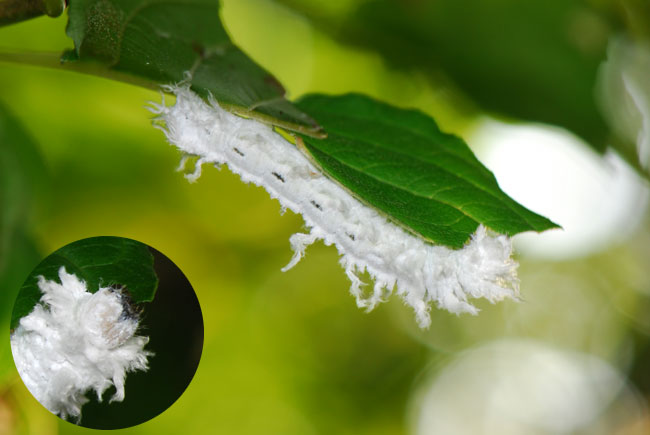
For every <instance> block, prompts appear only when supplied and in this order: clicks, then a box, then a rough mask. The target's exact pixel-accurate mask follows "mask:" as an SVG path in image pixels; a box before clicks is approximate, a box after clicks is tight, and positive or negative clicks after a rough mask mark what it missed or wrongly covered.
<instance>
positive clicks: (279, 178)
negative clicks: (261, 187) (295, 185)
mask: <svg viewBox="0 0 650 435" xmlns="http://www.w3.org/2000/svg"><path fill="white" fill-rule="evenodd" d="M271 174H273V175H275V178H277V179H278V180H280V181H282V182H283V183H284V177H283V176H282V175H280V174H278V173H277V172H271Z"/></svg>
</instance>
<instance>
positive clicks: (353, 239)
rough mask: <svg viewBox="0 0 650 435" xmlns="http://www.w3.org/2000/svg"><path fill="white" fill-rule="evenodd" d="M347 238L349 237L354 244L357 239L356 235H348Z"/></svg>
mask: <svg viewBox="0 0 650 435" xmlns="http://www.w3.org/2000/svg"><path fill="white" fill-rule="evenodd" d="M347 236H348V237H349V238H350V240H352V241H353V242H354V241H355V240H356V239H357V238H356V237H354V234H348V235H347Z"/></svg>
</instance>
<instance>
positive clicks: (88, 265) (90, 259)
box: [11, 237, 158, 329]
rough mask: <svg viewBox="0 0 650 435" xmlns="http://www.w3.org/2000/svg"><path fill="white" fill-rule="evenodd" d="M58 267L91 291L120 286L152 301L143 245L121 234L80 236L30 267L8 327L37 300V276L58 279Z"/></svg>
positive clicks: (150, 265)
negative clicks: (32, 267)
mask: <svg viewBox="0 0 650 435" xmlns="http://www.w3.org/2000/svg"><path fill="white" fill-rule="evenodd" d="M61 267H65V269H66V271H67V272H68V273H72V274H75V275H76V276H77V277H79V278H80V279H81V280H83V281H85V282H86V285H87V286H88V291H90V292H91V293H94V292H96V291H97V290H99V288H100V287H109V286H113V285H118V286H124V287H126V288H127V289H128V291H129V293H130V295H131V298H132V299H133V301H134V302H136V303H141V302H150V301H152V300H153V298H154V296H155V293H156V289H157V288H158V277H157V276H156V273H155V271H154V262H153V256H152V255H151V252H149V248H148V247H147V246H146V245H144V244H142V243H140V242H136V241H135V240H130V239H125V238H122V237H92V238H88V239H82V240H79V241H77V242H74V243H71V244H69V245H66V246H64V247H63V248H61V249H58V250H57V251H55V252H53V253H52V254H51V255H49V256H48V257H47V258H45V260H43V261H42V262H41V263H40V264H39V265H38V266H37V267H36V268H35V269H34V270H33V271H32V273H31V274H30V275H29V277H28V278H27V280H26V281H25V283H24V284H23V286H22V288H21V289H20V293H19V294H18V297H17V298H16V303H15V305H14V311H13V314H12V319H11V328H12V329H13V328H15V327H16V326H18V322H19V321H20V319H21V318H22V317H24V316H26V315H27V314H29V313H30V312H31V311H32V309H33V308H34V305H36V303H37V302H38V301H39V300H40V298H41V291H40V289H39V288H38V277H39V276H43V277H45V278H46V279H48V280H53V281H57V282H58V281H59V269H60V268H61Z"/></svg>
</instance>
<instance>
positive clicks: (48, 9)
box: [0, 0, 66, 26]
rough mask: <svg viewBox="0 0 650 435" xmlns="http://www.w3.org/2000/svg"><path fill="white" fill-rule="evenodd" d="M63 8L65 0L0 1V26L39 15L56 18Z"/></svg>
mask: <svg viewBox="0 0 650 435" xmlns="http://www.w3.org/2000/svg"><path fill="white" fill-rule="evenodd" d="M65 6H66V0H0V26H6V25H7V24H13V23H17V22H19V21H24V20H28V19H30V18H34V17H38V16H41V15H48V16H50V17H58V16H59V15H61V14H62V13H63V10H64V9H65Z"/></svg>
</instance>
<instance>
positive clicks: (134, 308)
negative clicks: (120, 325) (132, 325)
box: [109, 284, 143, 320]
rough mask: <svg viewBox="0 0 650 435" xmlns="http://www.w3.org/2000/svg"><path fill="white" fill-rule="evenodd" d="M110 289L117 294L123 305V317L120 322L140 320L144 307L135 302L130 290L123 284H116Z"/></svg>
mask: <svg viewBox="0 0 650 435" xmlns="http://www.w3.org/2000/svg"><path fill="white" fill-rule="evenodd" d="M109 289H110V290H111V291H112V292H114V293H117V295H118V296H119V298H120V302H121V303H122V315H121V316H120V320H124V319H135V320H138V319H139V318H140V315H142V311H143V307H142V306H141V305H139V304H137V303H135V302H134V301H133V298H132V297H131V293H130V292H129V289H128V288H126V286H123V285H121V284H114V285H112V286H111V287H109Z"/></svg>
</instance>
